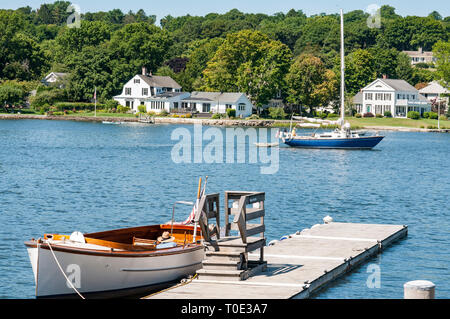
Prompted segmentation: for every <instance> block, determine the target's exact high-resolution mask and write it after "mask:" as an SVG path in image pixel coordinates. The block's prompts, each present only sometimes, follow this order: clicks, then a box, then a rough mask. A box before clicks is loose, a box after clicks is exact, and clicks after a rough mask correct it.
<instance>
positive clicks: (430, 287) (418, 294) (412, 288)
mask: <svg viewBox="0 0 450 319" xmlns="http://www.w3.org/2000/svg"><path fill="white" fill-rule="evenodd" d="M404 289H405V299H434V298H435V289H436V285H435V284H433V283H432V282H431V281H426V280H416V281H410V282H407V283H406V284H405V285H404Z"/></svg>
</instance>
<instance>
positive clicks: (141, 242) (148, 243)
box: [133, 237, 158, 249]
mask: <svg viewBox="0 0 450 319" xmlns="http://www.w3.org/2000/svg"><path fill="white" fill-rule="evenodd" d="M157 244H158V242H157V241H156V240H150V239H142V238H136V237H133V246H139V247H145V248H148V249H156V245H157Z"/></svg>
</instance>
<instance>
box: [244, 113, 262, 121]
mask: <svg viewBox="0 0 450 319" xmlns="http://www.w3.org/2000/svg"><path fill="white" fill-rule="evenodd" d="M259 119H260V117H259V116H258V115H257V114H252V115H251V116H249V117H247V120H259Z"/></svg>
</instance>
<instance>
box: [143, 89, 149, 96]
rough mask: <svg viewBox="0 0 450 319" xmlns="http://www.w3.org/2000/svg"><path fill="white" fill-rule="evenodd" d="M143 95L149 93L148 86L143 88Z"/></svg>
mask: <svg viewBox="0 0 450 319" xmlns="http://www.w3.org/2000/svg"><path fill="white" fill-rule="evenodd" d="M142 95H143V96H147V95H148V88H142Z"/></svg>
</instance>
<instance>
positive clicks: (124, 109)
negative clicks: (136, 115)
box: [117, 105, 131, 113]
mask: <svg viewBox="0 0 450 319" xmlns="http://www.w3.org/2000/svg"><path fill="white" fill-rule="evenodd" d="M130 111H131V109H130V108H129V107H128V106H122V105H119V106H118V107H117V112H119V113H128V112H130Z"/></svg>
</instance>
